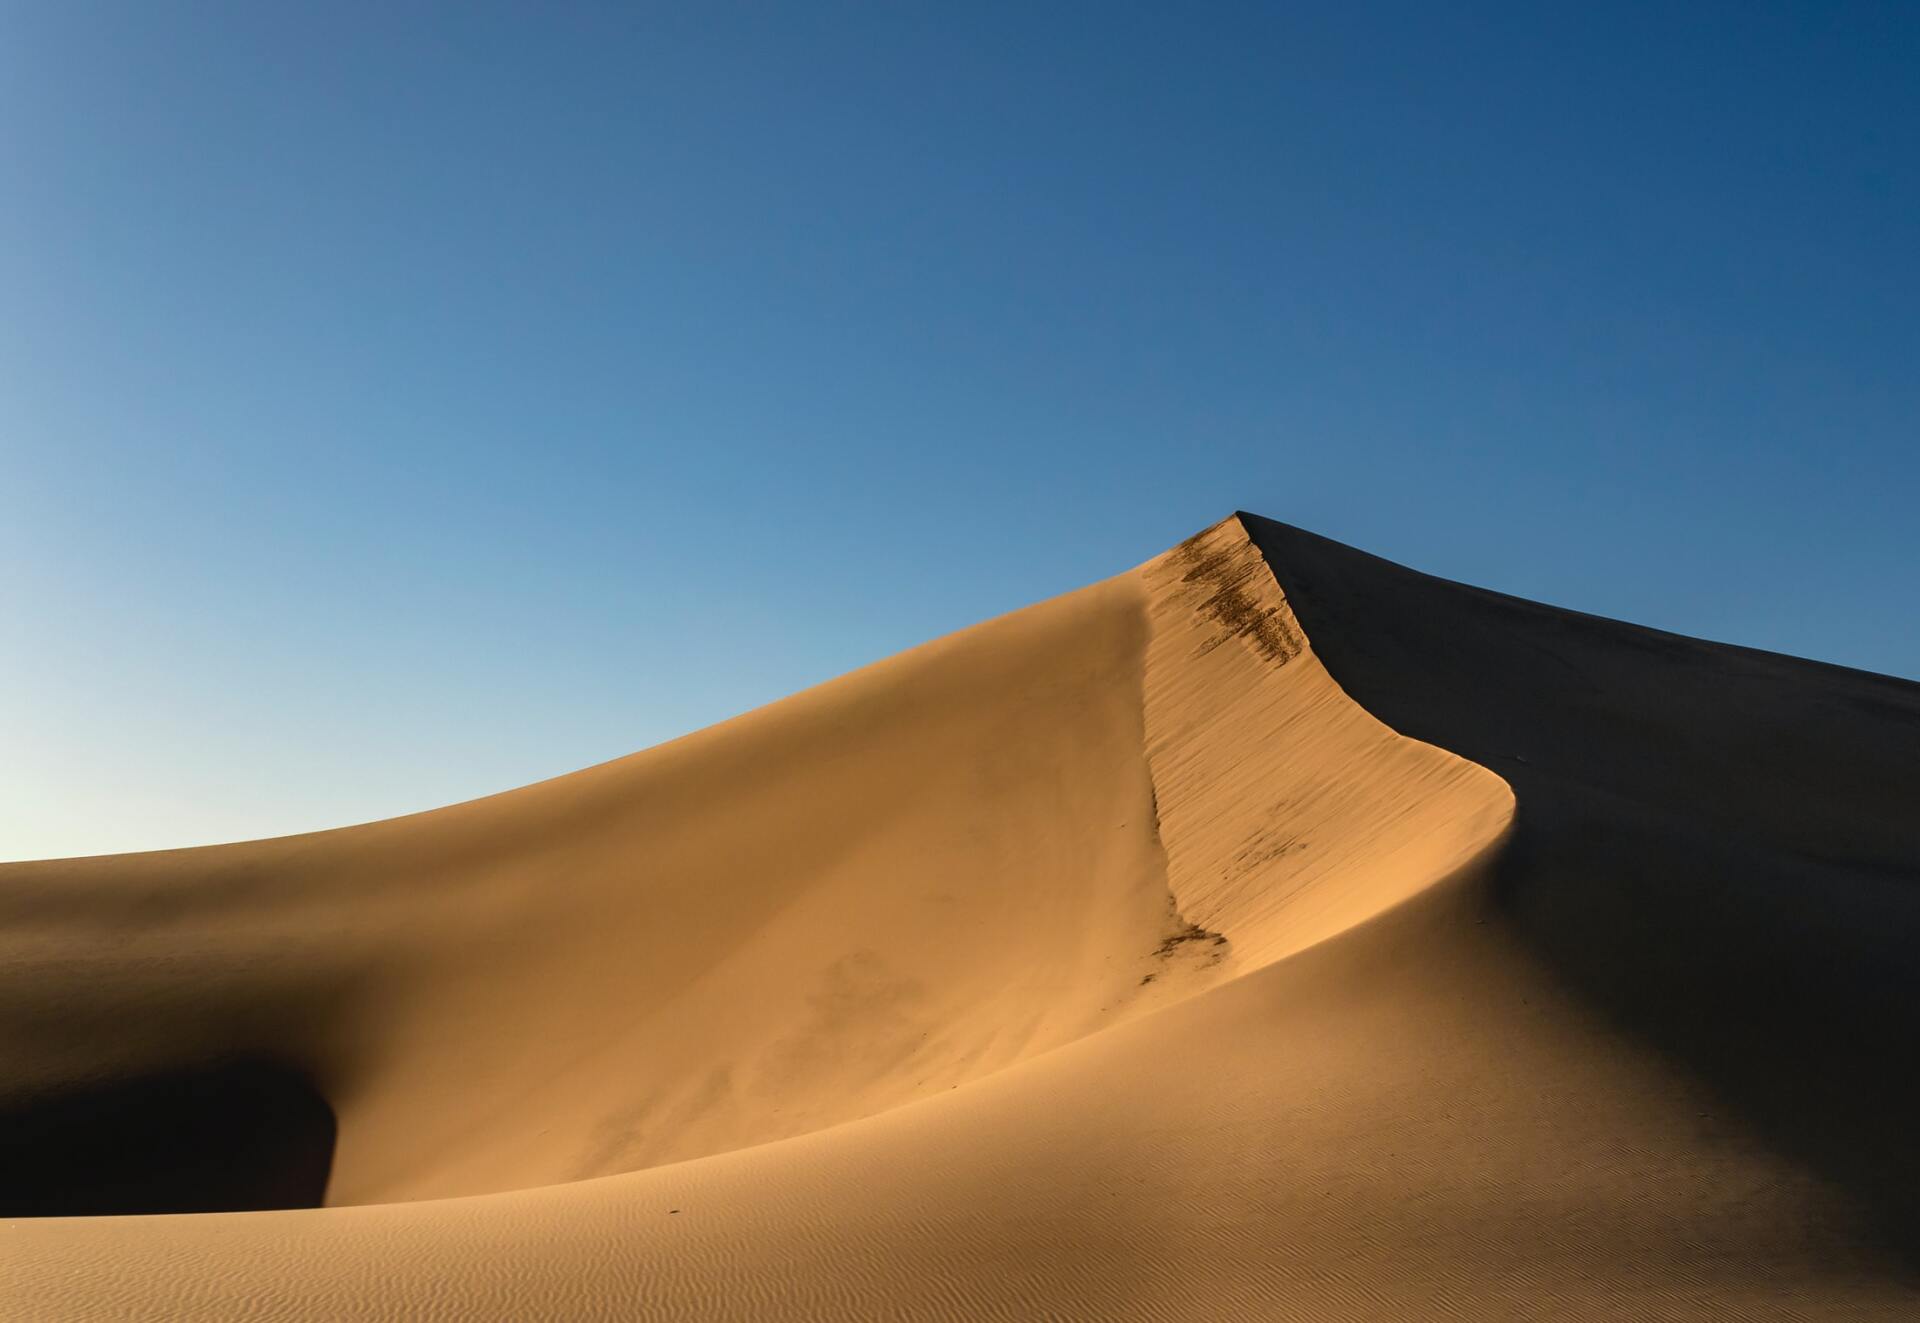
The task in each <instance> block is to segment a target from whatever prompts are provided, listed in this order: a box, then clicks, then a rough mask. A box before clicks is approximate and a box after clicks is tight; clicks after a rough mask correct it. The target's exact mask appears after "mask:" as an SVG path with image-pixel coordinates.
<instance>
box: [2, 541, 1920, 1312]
mask: <svg viewBox="0 0 1920 1323" xmlns="http://www.w3.org/2000/svg"><path fill="white" fill-rule="evenodd" d="M1512 812H1513V800H1512V796H1511V793H1510V792H1509V791H1508V790H1507V787H1506V783H1505V782H1504V781H1502V780H1501V779H1500V778H1499V777H1497V776H1495V775H1494V774H1493V773H1491V772H1490V771H1487V770H1486V769H1485V768H1483V767H1481V766H1479V765H1478V764H1475V763H1473V762H1469V761H1467V760H1466V759H1464V758H1461V757H1458V756H1456V755H1453V754H1449V753H1445V752H1443V751H1442V750H1440V749H1438V748H1435V747H1433V746H1431V745H1427V744H1422V743H1420V742H1418V741H1415V740H1411V739H1407V738H1404V737H1402V736H1400V735H1397V734H1395V733H1394V732H1393V731H1392V730H1390V729H1388V728H1387V727H1386V726H1385V725H1383V724H1381V723H1380V722H1379V721H1378V720H1376V719H1375V718H1373V717H1372V716H1371V715H1370V714H1369V713H1367V712H1366V711H1365V710H1364V709H1362V708H1360V707H1359V706H1358V705H1357V704H1355V703H1353V702H1352V701H1351V700H1350V699H1349V698H1347V696H1346V695H1345V694H1344V693H1343V692H1342V691H1341V689H1340V687H1339V686H1338V685H1337V684H1336V683H1335V682H1334V681H1333V678H1332V677H1331V676H1330V675H1329V674H1328V673H1327V671H1326V669H1325V667H1324V666H1323V665H1322V664H1321V662H1320V660H1319V657H1318V656H1317V654H1316V653H1315V651H1314V649H1313V647H1312V644H1311V641H1310V640H1308V639H1307V638H1306V637H1305V635H1304V633H1303V632H1302V631H1301V629H1300V627H1299V623H1298V621H1297V620H1296V619H1295V618H1294V615H1293V612H1292V608H1291V607H1290V605H1289V604H1288V602H1287V599H1286V597H1285V595H1284V594H1283V593H1282V592H1281V590H1280V588H1279V586H1278V585H1277V584H1276V583H1275V582H1274V579H1273V576H1272V574H1271V573H1270V572H1269V571H1268V570H1267V567H1266V564H1265V562H1264V561H1263V560H1261V559H1260V557H1259V555H1258V552H1257V551H1256V550H1254V549H1253V548H1252V547H1251V546H1250V544H1249V543H1248V540H1247V536H1246V530H1245V528H1244V526H1243V525H1242V524H1241V522H1240V521H1239V520H1238V519H1232V520H1228V521H1225V522H1224V523H1222V524H1220V525H1216V526H1215V527H1214V528H1212V529H1209V530H1207V531H1206V532H1205V533H1202V534H1200V535H1198V536H1197V537H1196V538H1194V539H1191V540H1189V542H1187V543H1184V544H1182V546H1181V547H1179V548H1175V549H1174V550H1173V551H1171V552H1169V553H1167V554H1166V555H1165V556H1162V557H1159V558H1156V559H1155V560H1153V561H1150V562H1148V563H1147V564H1146V565H1145V566H1143V567H1141V568H1140V570H1138V571H1136V572H1133V573H1130V574H1126V575H1121V576H1117V577H1116V578H1115V579H1112V580H1109V581H1107V582H1105V583H1103V584H1099V585H1095V586H1094V587H1092V588H1089V589H1086V590H1083V591H1082V592H1079V593H1074V594H1069V595H1067V596H1066V597H1064V598H1060V599H1056V600H1055V601H1053V602H1049V603H1043V604H1041V605H1040V606H1038V607H1034V608H1029V609H1028V610H1027V611H1023V612H1016V613H1014V614H1013V615H1012V616H1008V617H1004V618H1002V619H1000V620H996V621H991V622H988V623H987V624H985V625H982V626H978V627H975V628H974V629H972V630H967V631H963V632H962V633H960V634H958V635H954V636H952V637H950V638H948V639H943V640H940V641H938V642H936V643H934V644H929V645H927V646H926V647H924V648H921V649H916V650H914V651H912V652H909V653H906V654H902V655H901V656H900V657H897V658H893V659H890V660H889V661H887V662H883V663H881V664H879V665H878V666H875V667H871V668H868V669H867V670H865V671H862V672H857V673H855V674H854V675H851V676H849V677H846V678H844V679H843V680H841V681H837V682H835V683H833V684H830V685H827V686H823V687H821V688H820V689H817V690H813V691H809V692H808V693H806V694H802V695H799V696H796V697H795V698H793V699H789V700H786V701H785V702H783V703H780V704H775V705H773V706H772V707H770V708H767V709H763V710H762V711H760V712H756V713H752V714H749V715H748V716H746V717H743V718H740V719H738V720H736V721H734V722H729V723H726V724H724V725H723V726H720V727H716V728H713V729H711V730H709V731H705V732H701V733H700V734H698V735H696V736H693V737H690V738H689V739H687V740H682V741H678V742H676V743H674V744H672V745H668V746H663V747H662V748H660V749H655V750H649V751H647V752H646V753H643V754H639V755H635V756H634V757H633V758H630V759H624V760H621V761H620V762H617V763H612V764H608V765H606V766H604V767H600V768H594V769H589V770H588V771H586V772H582V773H578V774H575V775H574V776H572V777H565V778H560V779H559V780H557V781H554V782H548V783H544V784H542V785H539V786H533V787H528V788H527V789H525V790H522V791H516V792H512V793H510V794H508V795H503V796H497V797H495V798H493V799H491V800H483V801H478V802H476V803H474V804H469V805H460V806H456V807H455V808H452V809H447V810H441V811H439V812H436V813H432V814H425V815H419V816H417V817H414V818H409V819H399V820H395V821H393V822H389V823H376V824H370V825H368V826H366V827H359V828H351V829H346V830H344V831H340V832H331V833H322V834H319V835H316V836H310V837H300V838H290V839H288V840H284V841H269V842H256V843H250V844H248V845H244V846H233V847H219V848H216V849H210V850H204V851H176V852H168V853H165V854H160V855H143V856H127V857H122V858H118V859H104V860H78V861H61V862H55V863H49V864H38V865H21V866H12V867H8V868H4V869H0V904H4V905H5V906H6V907H7V915H8V920H9V922H8V925H7V926H6V927H5V928H4V929H0V942H5V943H7V944H8V945H7V948H6V949H5V950H4V951H0V955H4V956H5V957H6V958H7V963H6V964H5V965H4V966H3V967H4V968H5V969H7V970H9V971H11V973H10V974H9V975H7V977H10V978H11V979H12V983H11V985H10V986H9V987H8V988H7V989H6V991H7V994H8V997H9V998H10V999H11V1004H12V1005H13V1006H15V1007H22V1006H24V1007H26V1008H27V1013H25V1014H16V1015H15V1016H14V1017H13V1018H12V1019H10V1020H9V1021H7V1022H6V1023H4V1024H0V1030H5V1031H7V1032H9V1033H11V1034H12V1035H13V1037H11V1038H7V1039H0V1043H3V1044H4V1045H5V1050H6V1052H7V1053H8V1057H7V1059H8V1060H9V1061H10V1062H12V1061H20V1062H23V1063H25V1062H31V1063H34V1064H35V1065H36V1066H37V1067H38V1068H39V1069H41V1070H43V1071H47V1072H55V1073H57V1072H60V1071H65V1072H68V1073H92V1074H94V1075H98V1074H101V1073H109V1074H110V1073H112V1072H113V1071H116V1070H118V1071H138V1070H139V1069H142V1068H145V1066H146V1064H147V1063H149V1062H151V1061H152V1060H154V1059H157V1058H160V1057H166V1056H173V1057H179V1056H182V1055H191V1054H192V1053H194V1052H204V1051H206V1050H207V1044H208V1042H209V1041H210V1039H211V1037H212V1036H215V1035H217V1036H218V1037H220V1038H221V1039H223V1040H224V1041H226V1042H229V1043H233V1042H243V1043H246V1044H258V1045H263V1046H271V1047H273V1048H274V1049H275V1050H276V1051H278V1052H279V1053H280V1054H282V1056H283V1057H286V1058H290V1059H292V1060H293V1061H294V1062H295V1064H297V1065H298V1066H299V1067H300V1068H301V1069H303V1070H308V1071H310V1072H311V1073H313V1074H314V1075H315V1076H316V1077H317V1078H319V1079H321V1080H322V1081H324V1084H325V1092H326V1093H327V1096H328V1097H329V1099H330V1100H331V1101H332V1102H333V1103H334V1105H335V1107H336V1108H337V1110H338V1112H339V1115H340V1122H341V1133H340V1146H339V1149H338V1153H337V1156H336V1165H335V1173H334V1186H333V1188H332V1189H331V1190H330V1192H329V1201H330V1202H338V1203H345V1204H355V1205H359V1206H351V1207H336V1208H327V1209H318V1210H290V1211H279V1212H261V1213H244V1214H212V1215H206V1216H195V1217H177V1216H176V1217H122V1218H78V1219H66V1218H50V1219H12V1220H8V1221H4V1222H0V1257H3V1258H4V1263H0V1313H4V1314H5V1315H6V1316H9V1317H11V1316H19V1317H31V1318H47V1319H67V1318H72V1319H81V1318H109V1317H111V1318H129V1317H131V1318H154V1319H159V1318H248V1319H263V1320H278V1319H353V1318H387V1317H396V1316H403V1317H414V1318H426V1319H465V1318H543V1319H544V1318H551V1319H575V1318H579V1319H654V1318H658V1319H675V1318H688V1317H711V1318H740V1317H783V1318H822V1319H825V1318H832V1319H852V1318H874V1319H879V1318H902V1317H924V1318H938V1319H955V1320H960V1319H997V1318H1006V1319H1016V1318H1031V1317H1037V1316H1045V1317H1061V1318H1088V1319H1093V1318H1100V1319H1111V1318H1139V1319H1188V1318H1221V1319H1226V1318H1247V1319H1255V1318H1275V1317H1295V1318H1304V1319H1323V1318H1324V1319H1336V1318H1342V1319H1344V1318H1352V1319H1363V1318H1364V1319H1375V1318H1419V1319H1430V1318H1449V1317H1455V1318H1474V1319H1479V1318H1501V1317H1511V1318H1539V1317H1543V1316H1551V1317H1604V1318H1615V1317H1635V1318H1642V1317H1644V1318H1663V1317H1674V1318H1679V1317H1707V1316H1711V1317H1722V1318H1724V1317H1753V1318H1772V1317H1782V1316H1808V1317H1835V1316H1844V1317H1850V1318H1852V1317H1859V1318H1878V1317H1886V1318H1896V1317H1905V1316H1909V1315H1910V1308H1911V1303H1912V1295H1911V1293H1910V1289H1908V1288H1906V1287H1903V1286H1902V1284H1901V1282H1900V1279H1899V1276H1898V1274H1897V1273H1895V1272H1892V1271H1890V1270H1889V1269H1888V1267H1887V1265H1886V1264H1885V1263H1884V1262H1882V1261H1880V1260H1878V1259H1876V1258H1874V1257H1873V1256H1872V1255H1871V1254H1870V1253H1868V1252H1867V1251H1865V1250H1863V1249H1861V1248H1860V1246H1861V1245H1862V1244H1863V1243H1864V1240H1863V1237H1862V1236H1861V1235H1860V1232H1859V1226H1858V1223H1857V1219H1856V1217H1855V1214H1854V1211H1853V1210H1852V1209H1851V1208H1850V1207H1849V1205H1848V1204H1847V1203H1846V1201H1845V1200H1843V1199H1842V1198H1840V1197H1839V1196H1838V1195H1837V1194H1836V1193H1835V1192H1834V1191H1832V1190H1831V1189H1829V1188H1828V1187H1826V1186H1825V1185H1823V1184H1822V1183H1821V1182H1819V1181H1818V1180H1816V1179H1814V1178H1812V1177H1810V1176H1808V1175H1807V1174H1806V1173H1805V1172H1804V1171H1803V1170H1801V1169H1800V1168H1799V1167H1797V1166H1795V1165H1794V1164H1792V1163H1790V1162H1787V1161H1785V1160H1783V1159H1780V1158H1778V1157H1776V1156H1774V1155H1773V1154H1771V1153H1770V1152H1769V1151H1767V1150H1766V1149H1765V1148H1763V1147H1761V1146H1760V1145H1758V1144H1756V1143H1755V1142H1754V1141H1753V1140H1752V1138H1751V1137H1750V1136H1747V1135H1745V1134H1743V1133H1742V1132H1740V1131H1739V1129H1738V1128H1737V1127H1734V1126H1728V1125H1724V1124H1720V1123H1717V1122H1715V1121H1714V1120H1712V1119H1711V1118H1712V1117H1713V1114H1714V1109H1715V1107H1716V1103H1715V1101H1714V1099H1713V1098H1712V1097H1711V1096H1709V1095H1708V1094H1707V1093H1706V1092H1704V1091H1703V1090H1702V1088H1701V1087H1700V1085H1699V1084H1697V1083H1696V1082H1695V1081H1693V1080H1692V1079H1691V1078H1690V1077H1688V1076H1687V1075H1686V1074H1685V1073H1684V1072H1682V1071H1678V1070H1676V1069H1674V1068H1673V1067H1672V1065H1671V1064H1670V1063H1668V1062H1666V1061H1665V1060H1663V1059H1662V1058H1660V1057H1659V1056H1658V1055H1657V1054H1654V1053H1651V1052H1648V1051H1645V1050H1643V1049H1641V1048H1639V1047H1637V1046H1635V1045H1634V1044H1633V1043H1632V1042H1630V1041H1628V1040H1626V1039H1624V1038H1622V1037H1621V1036H1620V1035H1619V1034H1618V1032H1617V1031H1616V1030H1615V1028H1614V1027H1613V1026H1612V1025H1610V1024H1609V1023H1607V1022H1606V1021H1605V1020H1604V1019H1602V1018H1601V1017H1598V1016H1596V1015H1595V1014H1594V1013H1593V1012H1592V1011H1591V1010H1590V1009H1589V1008H1588V1007H1587V1006H1585V1005H1583V1004H1582V1003H1580V1002H1578V1001H1577V1000H1575V999H1574V998H1572V997H1571V996H1570V995H1569V994H1568V992H1567V991H1566V990H1565V989H1564V988H1563V987H1562V985H1561V982H1560V981H1559V980H1558V979H1557V978H1556V977H1555V975H1554V974H1553V972H1552V971H1551V970H1549V969H1547V968H1545V967H1543V965H1542V963H1541V962H1540V961H1539V959H1538V958H1537V956H1536V955H1535V953H1533V952H1532V951H1530V950H1529V949H1528V948H1527V947H1526V946H1525V944H1524V943H1522V942H1520V941H1518V940H1517V939H1516V937H1515V935H1514V934H1513V932H1511V931H1510V930H1509V928H1508V927H1507V926H1506V925H1505V924H1503V923H1501V922H1499V921H1498V914H1497V912H1496V910H1495V909H1494V907H1492V905H1491V903H1490V890H1489V883H1488V878H1489V873H1488V868H1489V865H1490V864H1494V863H1496V862H1497V861H1499V860H1500V858H1501V854H1500V852H1501V851H1502V849H1503V848H1504V844H1505V842H1506V841H1507V839H1508V837H1507V831H1508V828H1509V824H1510V822H1511V819H1512ZM104 949H110V950H111V951H112V953H113V954H112V956H111V957H110V958H109V957H105V956H103V955H102V954H101V952H102V951H103V950H104ZM76 971H77V972H76ZM1203 993H1204V994H1205V995H1200V994H1203ZM127 1005H139V1006H141V1007H142V1008H144V1012H145V1013H144V1016H143V1018H142V1020H141V1022H140V1024H139V1025H138V1032H116V1031H115V1027H114V1026H115V1016H116V1015H118V1016H119V1017H120V1018H121V1019H124V1018H125V1013H124V1010H118V1009H116V1008H124V1007H125V1006H127ZM46 1007H57V1008H59V1011H60V1014H61V1015H62V1016H64V1017H65V1023H67V1024H68V1025H70V1026H75V1027H77V1028H78V1029H79V1030H80V1032H78V1033H76V1034H73V1035H71V1036H70V1037H69V1038H68V1039H66V1040H62V1041H64V1042H68V1043H70V1044H72V1045H74V1048H75V1050H70V1051H69V1052H68V1054H66V1055H62V1053H61V1052H60V1051H56V1050H49V1042H50V1040H49V1039H48V1037H47V1036H46V1035H45V1034H41V1035H40V1036H39V1037H38V1038H35V1037H33V1036H32V1035H30V1034H27V1033H25V1032H23V1031H22V1030H21V1029H20V1028H19V1025H20V1024H26V1023H30V1021H31V1020H32V1018H33V1012H34V1011H35V1010H36V1008H46ZM16 1022H18V1023H16ZM82 1046H83V1047H84V1048H85V1049H86V1051H79V1050H77V1048H78V1047H82ZM30 1049H36V1050H30ZM87 1052H91V1053H92V1054H93V1055H92V1056H88V1055H87ZM636 1168H639V1169H636ZM622 1172H624V1174H610V1173H622ZM595 1177H598V1179H594V1178H595ZM461 1196H466V1197H461Z"/></svg>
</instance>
